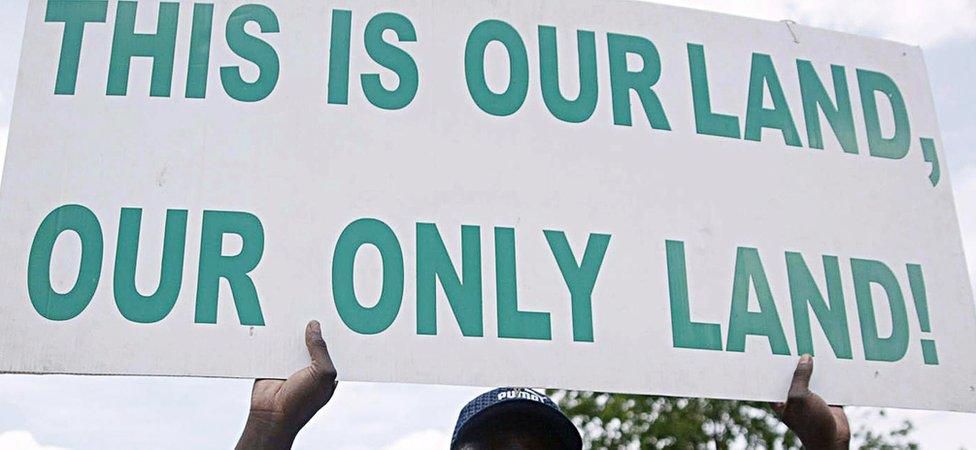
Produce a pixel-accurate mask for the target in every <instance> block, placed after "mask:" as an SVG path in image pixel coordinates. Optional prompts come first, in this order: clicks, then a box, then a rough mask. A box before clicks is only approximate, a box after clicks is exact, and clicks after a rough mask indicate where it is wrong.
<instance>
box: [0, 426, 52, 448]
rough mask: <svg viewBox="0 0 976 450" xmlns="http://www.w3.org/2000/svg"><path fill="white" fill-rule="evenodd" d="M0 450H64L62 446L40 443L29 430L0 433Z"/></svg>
mask: <svg viewBox="0 0 976 450" xmlns="http://www.w3.org/2000/svg"><path fill="white" fill-rule="evenodd" d="M0 450H64V449H63V447H54V446H50V445H41V444H40V443H39V442H37V440H36V439H34V435H32V434H31V433H30V432H29V431H4V432H2V433H0Z"/></svg>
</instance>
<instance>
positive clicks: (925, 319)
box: [908, 264, 939, 365]
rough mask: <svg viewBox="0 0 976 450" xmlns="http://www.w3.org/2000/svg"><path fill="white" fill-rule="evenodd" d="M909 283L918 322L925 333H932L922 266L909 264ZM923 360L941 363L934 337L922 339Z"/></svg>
mask: <svg viewBox="0 0 976 450" xmlns="http://www.w3.org/2000/svg"><path fill="white" fill-rule="evenodd" d="M908 284H909V285H911V287H912V297H914V298H915V312H916V313H917V314H918V324H919V326H920V327H921V328H922V332H923V333H931V332H932V325H931V323H929V303H928V300H927V299H926V297H925V279H924V278H923V277H922V266H920V265H918V264H908ZM922 360H924V361H925V364H928V365H938V364H939V354H938V352H936V350H935V340H934V339H922Z"/></svg>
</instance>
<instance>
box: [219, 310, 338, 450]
mask: <svg viewBox="0 0 976 450" xmlns="http://www.w3.org/2000/svg"><path fill="white" fill-rule="evenodd" d="M305 345H306V346H307V347H308V354H309V356H311V357H312V364H310V365H309V366H308V367H306V368H304V369H302V370H299V371H298V372H295V373H294V374H292V376H290V377H288V379H287V380H255V381H254V389H253V390H252V391H251V412H250V414H249V415H248V417H247V424H246V425H244V433H243V434H242V435H241V440H240V441H238V443H237V448H238V450H244V449H288V448H291V444H292V442H294V440H295V436H296V435H297V434H298V431H299V430H301V429H302V427H303V426H305V424H306V423H308V421H309V420H310V419H311V418H312V416H314V415H315V413H316V412H318V410H319V409H321V408H322V407H323V406H325V404H326V403H328V402H329V399H331V398H332V394H333V393H335V389H336V385H337V384H338V382H337V381H336V368H335V365H334V364H332V358H331V357H330V356H329V349H328V348H327V347H326V345H325V340H323V339H322V329H321V326H320V325H319V323H318V322H316V321H311V322H309V323H308V325H307V326H306V327H305Z"/></svg>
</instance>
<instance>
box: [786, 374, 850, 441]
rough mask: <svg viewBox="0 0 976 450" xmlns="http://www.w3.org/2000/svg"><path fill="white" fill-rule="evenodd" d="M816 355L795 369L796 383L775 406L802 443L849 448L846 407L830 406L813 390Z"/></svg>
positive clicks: (794, 379)
mask: <svg viewBox="0 0 976 450" xmlns="http://www.w3.org/2000/svg"><path fill="white" fill-rule="evenodd" d="M812 375H813V358H812V357H810V355H803V357H801V358H800V362H799V363H798V364H797V365H796V371H795V372H793V382H792V384H791V385H790V392H789V394H788V396H787V400H786V403H776V404H774V405H773V409H774V410H775V411H776V413H777V414H779V417H780V419H782V420H783V423H785V424H786V426H788V427H790V429H791V430H793V433H796V436H797V437H798V438H800V441H801V442H803V446H804V447H805V448H807V449H810V450H839V449H844V450H846V449H848V448H850V441H851V426H850V424H849V423H848V421H847V415H845V414H844V408H842V407H840V406H830V405H828V404H827V402H825V401H824V399H822V398H820V396H819V395H817V394H814V393H813V392H812V391H810V377H811V376H812Z"/></svg>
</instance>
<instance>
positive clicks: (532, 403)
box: [451, 388, 583, 450]
mask: <svg viewBox="0 0 976 450" xmlns="http://www.w3.org/2000/svg"><path fill="white" fill-rule="evenodd" d="M495 412H497V413H500V414H510V413H513V412H518V413H523V414H524V413H527V414H531V415H533V416H536V417H538V419H539V420H540V421H541V422H543V423H545V424H546V425H547V426H548V428H549V429H550V430H551V431H552V432H553V434H554V435H556V436H557V437H559V438H560V439H561V440H562V441H563V442H565V443H566V445H567V448H570V449H573V450H579V449H582V448H583V439H582V438H581V437H580V434H579V430H577V429H576V426H575V425H573V422H572V421H570V420H569V418H568V417H566V415H565V414H563V412H562V411H561V410H560V409H559V406H556V403H555V402H553V401H552V399H550V398H549V397H547V396H546V395H545V394H542V393H539V392H538V391H535V390H532V389H524V388H498V389H495V390H492V391H489V392H486V393H484V394H481V395H479V396H478V397H477V398H475V399H474V400H471V401H470V402H469V403H468V404H467V405H465V406H464V408H463V409H461V414H460V415H459V416H458V420H457V425H455V426H454V436H452V437H451V448H455V445H457V444H458V443H459V441H460V438H461V437H462V436H464V435H465V434H467V433H468V432H470V431H471V430H474V429H478V428H480V427H482V426H484V425H485V424H489V425H490V424H491V422H492V419H495V420H497V418H498V417H497V416H495V414H493V413H495Z"/></svg>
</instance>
